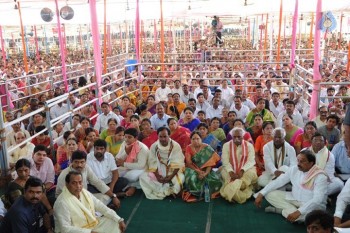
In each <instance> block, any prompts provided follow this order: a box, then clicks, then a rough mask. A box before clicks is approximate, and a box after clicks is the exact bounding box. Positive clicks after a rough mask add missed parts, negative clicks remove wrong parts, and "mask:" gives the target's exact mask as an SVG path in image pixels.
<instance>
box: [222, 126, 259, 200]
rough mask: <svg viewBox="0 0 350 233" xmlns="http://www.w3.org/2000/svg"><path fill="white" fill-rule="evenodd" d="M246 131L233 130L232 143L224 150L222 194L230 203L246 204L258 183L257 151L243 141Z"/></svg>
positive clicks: (227, 144) (226, 145)
mask: <svg viewBox="0 0 350 233" xmlns="http://www.w3.org/2000/svg"><path fill="white" fill-rule="evenodd" d="M243 135H244V131H243V130H242V129H241V128H233V130H232V138H233V139H232V141H229V142H227V143H225V144H224V146H223V148H222V156H221V159H222V166H223V169H222V170H221V175H222V178H223V180H224V184H223V186H222V187H221V189H220V194H221V196H222V197H224V198H225V199H226V200H228V201H229V202H238V203H240V204H242V203H244V202H246V200H247V199H248V198H250V197H251V196H252V194H253V185H254V184H255V183H256V181H257V178H258V177H257V174H256V168H255V151H254V147H253V145H252V144H251V143H249V142H247V141H245V140H243Z"/></svg>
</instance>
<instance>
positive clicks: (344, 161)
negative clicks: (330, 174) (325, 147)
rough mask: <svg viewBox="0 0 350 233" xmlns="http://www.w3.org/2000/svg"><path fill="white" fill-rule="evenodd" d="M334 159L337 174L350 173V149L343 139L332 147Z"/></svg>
mask: <svg viewBox="0 0 350 233" xmlns="http://www.w3.org/2000/svg"><path fill="white" fill-rule="evenodd" d="M332 154H333V155H334V159H335V171H336V173H339V174H350V150H348V148H347V146H346V144H345V142H344V141H340V142H338V143H337V144H335V146H334V147H333V149H332Z"/></svg>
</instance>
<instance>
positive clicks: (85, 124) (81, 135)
mask: <svg viewBox="0 0 350 233" xmlns="http://www.w3.org/2000/svg"><path fill="white" fill-rule="evenodd" d="M80 125H81V127H80V128H78V129H77V130H76V131H75V133H74V135H75V138H76V139H77V141H78V142H81V141H83V140H84V139H85V137H86V134H85V130H86V129H87V128H89V127H91V121H90V119H89V118H87V117H82V118H81V119H80ZM95 133H96V136H97V137H99V134H98V131H97V130H96V129H95Z"/></svg>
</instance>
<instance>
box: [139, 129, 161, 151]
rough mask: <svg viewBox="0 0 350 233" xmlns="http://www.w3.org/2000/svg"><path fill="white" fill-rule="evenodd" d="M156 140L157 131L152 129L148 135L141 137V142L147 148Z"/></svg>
mask: <svg viewBox="0 0 350 233" xmlns="http://www.w3.org/2000/svg"><path fill="white" fill-rule="evenodd" d="M157 140H158V134H157V131H156V130H154V131H153V132H152V133H151V134H150V135H148V136H147V137H145V138H144V139H142V141H141V142H142V143H143V144H145V145H146V146H147V147H148V148H151V146H152V144H153V143H155V142H156V141H157Z"/></svg>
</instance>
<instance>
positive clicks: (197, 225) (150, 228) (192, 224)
mask: <svg viewBox="0 0 350 233" xmlns="http://www.w3.org/2000/svg"><path fill="white" fill-rule="evenodd" d="M121 201H122V205H121V208H120V210H119V211H118V214H119V216H121V217H123V218H124V219H125V222H126V223H127V230H126V233H164V232H166V233H197V232H198V233H209V232H211V233H226V232H227V233H252V232H256V233H265V232H266V233H267V232H268V233H274V232H276V233H277V232H278V233H280V232H283V233H299V232H306V228H305V226H304V225H299V224H291V223H289V222H287V221H286V220H285V219H284V218H283V217H282V216H281V215H277V214H270V213H265V212H264V207H265V206H266V205H267V203H266V201H264V204H265V206H264V207H263V208H262V209H257V208H256V207H255V206H254V203H253V199H251V200H250V201H249V202H247V203H245V204H243V205H239V204H230V203H228V202H226V201H225V200H224V199H222V198H219V199H215V200H212V201H211V202H210V203H205V202H198V203H185V202H183V201H182V200H181V199H180V198H178V199H173V198H167V199H165V200H162V201H155V200H148V199H146V197H145V196H144V194H143V193H142V192H141V191H138V192H137V193H136V195H135V196H133V197H130V198H125V199H122V200H121Z"/></svg>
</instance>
